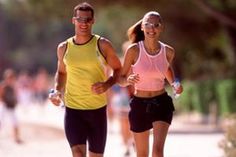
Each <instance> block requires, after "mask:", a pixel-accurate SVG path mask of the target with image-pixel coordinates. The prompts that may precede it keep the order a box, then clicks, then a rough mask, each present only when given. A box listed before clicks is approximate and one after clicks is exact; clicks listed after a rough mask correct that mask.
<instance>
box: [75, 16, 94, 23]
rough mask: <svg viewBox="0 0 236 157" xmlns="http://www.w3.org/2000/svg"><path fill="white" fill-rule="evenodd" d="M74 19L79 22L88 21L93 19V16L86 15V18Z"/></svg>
mask: <svg viewBox="0 0 236 157" xmlns="http://www.w3.org/2000/svg"><path fill="white" fill-rule="evenodd" d="M75 20H76V21H77V22H79V23H89V22H91V21H92V20H93V18H91V17H88V18H83V17H75Z"/></svg>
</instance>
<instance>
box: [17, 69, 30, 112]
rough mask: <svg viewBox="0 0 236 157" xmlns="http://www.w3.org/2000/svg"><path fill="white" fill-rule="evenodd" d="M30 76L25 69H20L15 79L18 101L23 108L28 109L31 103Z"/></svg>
mask: <svg viewBox="0 0 236 157" xmlns="http://www.w3.org/2000/svg"><path fill="white" fill-rule="evenodd" d="M32 85H33V82H32V78H31V77H30V75H29V73H28V72H27V71H26V70H22V71H21V72H20V73H19V75H18V79H17V92H18V100H19V101H18V102H19V104H20V105H21V106H23V107H24V109H28V108H29V106H30V105H32V100H33V89H32Z"/></svg>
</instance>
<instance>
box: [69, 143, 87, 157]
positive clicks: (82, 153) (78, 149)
mask: <svg viewBox="0 0 236 157" xmlns="http://www.w3.org/2000/svg"><path fill="white" fill-rule="evenodd" d="M71 151H72V155H73V157H86V145H75V146H73V147H72V148H71Z"/></svg>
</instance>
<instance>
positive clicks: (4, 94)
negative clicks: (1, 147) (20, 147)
mask: <svg viewBox="0 0 236 157" xmlns="http://www.w3.org/2000/svg"><path fill="white" fill-rule="evenodd" d="M15 83H16V73H15V71H14V70H13V69H6V70H5V71H4V73H3V81H2V82H1V83H0V100H1V101H2V105H3V108H2V113H1V114H0V123H2V122H3V119H4V118H5V117H6V116H8V117H9V119H10V120H11V124H12V126H13V137H14V140H15V142H16V143H22V140H21V138H20V131H19V123H18V118H17V115H16V106H17V104H18V99H17V91H16V86H15V85H16V84H15Z"/></svg>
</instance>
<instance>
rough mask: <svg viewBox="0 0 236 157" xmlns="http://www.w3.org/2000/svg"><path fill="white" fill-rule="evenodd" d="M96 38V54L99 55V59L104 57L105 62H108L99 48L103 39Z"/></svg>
mask: <svg viewBox="0 0 236 157" xmlns="http://www.w3.org/2000/svg"><path fill="white" fill-rule="evenodd" d="M96 38H97V43H96V53H97V55H98V56H99V57H100V56H102V58H103V60H104V61H106V58H105V56H104V55H103V53H102V51H101V49H100V46H99V41H100V39H101V37H99V36H96Z"/></svg>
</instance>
